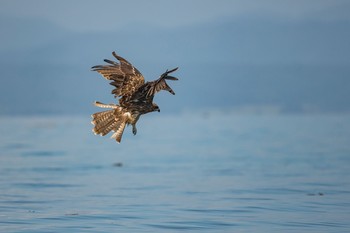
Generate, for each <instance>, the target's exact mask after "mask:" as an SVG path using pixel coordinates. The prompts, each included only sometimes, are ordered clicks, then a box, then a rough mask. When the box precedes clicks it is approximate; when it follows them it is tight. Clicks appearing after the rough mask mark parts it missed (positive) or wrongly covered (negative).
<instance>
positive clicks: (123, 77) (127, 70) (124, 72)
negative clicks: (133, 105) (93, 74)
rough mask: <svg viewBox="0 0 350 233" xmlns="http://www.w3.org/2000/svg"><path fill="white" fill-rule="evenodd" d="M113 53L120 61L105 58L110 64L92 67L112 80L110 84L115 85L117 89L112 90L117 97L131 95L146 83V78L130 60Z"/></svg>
mask: <svg viewBox="0 0 350 233" xmlns="http://www.w3.org/2000/svg"><path fill="white" fill-rule="evenodd" d="M112 54H113V56H114V57H115V58H116V59H117V60H118V61H119V63H117V62H114V61H111V60H108V59H105V60H104V61H105V62H107V63H109V65H98V66H93V67H92V68H91V69H92V70H93V71H97V72H98V73H100V74H101V75H102V76H103V77H104V78H105V79H107V80H111V81H112V82H111V83H110V84H111V85H113V86H115V89H114V90H112V94H114V95H115V97H120V96H131V95H132V94H133V93H134V92H136V91H137V89H138V88H139V87H140V86H142V85H143V84H144V83H145V79H144V77H143V76H142V74H141V73H140V71H138V70H137V69H136V68H135V67H134V66H133V65H132V64H131V63H130V62H128V61H127V60H126V59H124V58H122V57H120V56H118V55H117V54H116V53H115V52H113V53H112Z"/></svg>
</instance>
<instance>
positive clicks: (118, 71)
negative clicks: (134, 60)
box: [91, 52, 178, 143]
mask: <svg viewBox="0 0 350 233" xmlns="http://www.w3.org/2000/svg"><path fill="white" fill-rule="evenodd" d="M112 54H113V56H114V57H115V58H116V59H117V60H118V61H119V63H118V62H115V61H111V60H107V59H105V60H104V61H105V62H106V63H108V64H107V65H98V66H93V67H92V68H91V69H92V71H97V72H98V73H100V74H101V75H102V76H103V77H104V78H105V79H107V80H110V81H111V82H110V85H112V86H114V87H115V88H114V89H113V90H112V94H114V97H115V98H119V105H116V104H103V103H101V102H98V101H96V102H95V105H96V106H97V107H100V108H109V110H106V111H103V112H97V113H94V114H92V115H91V117H92V118H93V119H92V121H91V123H92V124H93V125H94V128H93V130H92V131H93V132H94V133H95V134H99V135H101V136H104V135H106V134H108V133H109V132H110V131H113V132H114V133H113V135H112V137H111V138H114V139H115V140H116V141H117V142H118V143H120V141H121V139H122V135H123V132H124V129H125V126H126V125H129V124H131V125H132V132H133V134H134V135H136V132H137V129H136V122H137V121H138V120H139V118H140V116H141V115H142V114H146V113H149V112H155V111H158V112H160V109H159V107H158V105H157V104H155V103H153V97H154V95H155V94H156V93H157V92H159V91H161V90H165V91H168V92H170V93H171V94H173V95H175V92H174V91H173V90H172V89H171V88H170V87H169V86H168V84H167V83H166V81H165V80H178V79H177V78H175V77H173V76H169V74H170V73H172V72H174V71H176V70H177V69H178V67H177V68H175V69H172V70H167V71H166V72H165V73H163V74H162V75H161V76H160V77H159V79H157V80H154V81H152V82H145V79H144V77H143V75H142V74H141V73H140V71H138V70H137V69H136V68H135V67H134V66H133V65H132V64H131V63H130V62H128V61H127V60H125V59H124V58H122V57H120V56H118V55H117V54H116V53H115V52H113V53H112Z"/></svg>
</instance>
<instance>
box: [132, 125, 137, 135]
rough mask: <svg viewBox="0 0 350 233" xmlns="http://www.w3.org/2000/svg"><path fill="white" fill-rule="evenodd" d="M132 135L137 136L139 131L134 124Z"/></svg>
mask: <svg viewBox="0 0 350 233" xmlns="http://www.w3.org/2000/svg"><path fill="white" fill-rule="evenodd" d="M132 133H133V134H134V135H136V133H137V129H136V124H132Z"/></svg>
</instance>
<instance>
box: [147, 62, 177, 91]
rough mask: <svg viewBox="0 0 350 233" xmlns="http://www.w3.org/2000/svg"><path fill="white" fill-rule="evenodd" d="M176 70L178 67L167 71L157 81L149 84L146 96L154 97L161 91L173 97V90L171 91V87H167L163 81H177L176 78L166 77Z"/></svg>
mask: <svg viewBox="0 0 350 233" xmlns="http://www.w3.org/2000/svg"><path fill="white" fill-rule="evenodd" d="M178 68H179V67H176V68H174V69H172V70H167V71H165V73H163V74H162V75H161V76H160V77H159V79H157V80H155V81H153V82H150V88H149V89H148V90H147V96H154V95H155V94H156V93H157V92H159V91H161V90H164V91H169V92H170V93H171V94H173V95H175V92H174V91H173V89H171V87H169V85H168V84H167V83H166V81H165V80H173V81H175V80H178V79H177V78H175V77H173V76H169V75H168V74H170V73H172V72H174V71H176V70H177V69H178Z"/></svg>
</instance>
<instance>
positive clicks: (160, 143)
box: [0, 112, 350, 233]
mask: <svg viewBox="0 0 350 233" xmlns="http://www.w3.org/2000/svg"><path fill="white" fill-rule="evenodd" d="M90 120H91V119H90V118H89V116H84V117H76V116H74V117H73V116H72V117H69V116H65V117H2V118H0V132H1V135H0V232H26V233H30V232H33V233H34V232H35V233H38V232H182V231H196V232H269V233H271V232H317V233H319V232H327V233H329V232H337V233H338V232H350V116H349V115H343V116H332V115H331V116H329V115H328V116H327V115H270V116H265V115H262V116H257V115H255V116H254V115H235V114H232V113H227V112H217V113H208V114H185V113H184V114H180V115H171V116H170V115H169V116H167V115H164V114H159V115H157V114H156V113H152V114H148V115H145V116H143V117H142V118H141V119H140V121H139V123H138V134H137V135H136V136H133V135H132V133H131V127H128V128H126V130H125V132H124V136H123V139H122V142H121V144H117V143H115V142H114V141H113V140H112V139H109V137H108V136H107V137H100V136H95V135H93V133H92V131H91V129H92V125H91V124H90Z"/></svg>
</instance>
